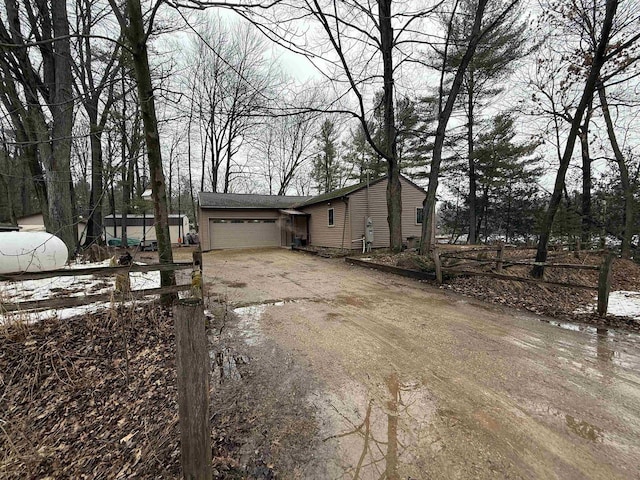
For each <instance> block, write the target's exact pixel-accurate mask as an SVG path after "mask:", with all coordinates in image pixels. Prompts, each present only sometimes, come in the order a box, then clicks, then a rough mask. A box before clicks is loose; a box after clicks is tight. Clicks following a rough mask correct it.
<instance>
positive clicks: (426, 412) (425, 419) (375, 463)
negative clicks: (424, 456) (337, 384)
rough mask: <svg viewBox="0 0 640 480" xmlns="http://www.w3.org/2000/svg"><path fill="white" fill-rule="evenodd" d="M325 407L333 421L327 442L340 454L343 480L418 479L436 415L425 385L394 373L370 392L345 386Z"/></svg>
mask: <svg viewBox="0 0 640 480" xmlns="http://www.w3.org/2000/svg"><path fill="white" fill-rule="evenodd" d="M358 402H360V403H359V404H358ZM321 411H322V414H321V415H322V416H323V417H325V418H330V419H331V420H330V422H329V425H328V426H327V428H325V429H324V432H323V434H325V435H326V434H328V435H326V436H325V438H323V442H326V443H328V444H330V445H332V446H333V447H335V448H336V450H337V451H338V452H339V457H340V458H339V459H337V460H336V462H337V463H338V464H337V465H335V468H336V469H337V470H339V471H340V472H341V476H342V477H343V478H354V479H356V478H358V479H379V478H385V479H390V480H394V479H400V478H417V477H415V476H416V475H419V473H420V472H419V470H418V465H419V462H418V461H417V457H418V456H419V443H420V438H421V437H423V436H424V434H425V432H426V429H427V427H428V425H429V422H430V418H431V416H432V415H433V414H434V413H435V406H434V403H433V401H432V400H431V399H429V398H428V394H427V392H426V389H424V388H423V387H421V386H420V385H419V384H417V383H413V382H404V381H401V380H400V379H399V378H398V375H397V374H395V373H393V374H391V375H389V376H387V377H386V378H385V380H384V384H379V385H377V386H376V387H374V388H373V389H371V390H370V391H364V387H360V386H357V385H356V384H352V385H343V388H342V389H341V392H340V395H339V396H338V395H331V396H327V397H325V400H324V401H323V402H322V406H321ZM329 433H330V434H329ZM418 478H419V477H418Z"/></svg>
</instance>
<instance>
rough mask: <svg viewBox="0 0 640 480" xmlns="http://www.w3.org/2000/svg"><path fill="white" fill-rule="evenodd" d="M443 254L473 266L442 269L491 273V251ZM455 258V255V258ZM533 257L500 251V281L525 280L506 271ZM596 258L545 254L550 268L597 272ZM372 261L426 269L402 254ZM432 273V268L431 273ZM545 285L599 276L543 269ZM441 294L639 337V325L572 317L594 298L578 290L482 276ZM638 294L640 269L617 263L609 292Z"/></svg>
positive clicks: (518, 272)
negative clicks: (635, 333)
mask: <svg viewBox="0 0 640 480" xmlns="http://www.w3.org/2000/svg"><path fill="white" fill-rule="evenodd" d="M444 251H446V252H448V253H452V254H454V255H455V256H459V257H462V256H465V257H471V258H473V259H474V260H461V259H447V258H446V257H444V256H443V257H442V262H443V267H444V268H447V267H448V268H449V269H454V270H455V269H458V270H460V271H479V272H492V271H495V268H496V263H495V256H496V252H495V249H493V250H491V249H487V250H486V251H473V252H468V251H465V248H456V247H452V246H446V248H445V249H444ZM454 252H455V253H454ZM534 254H535V251H533V250H531V249H505V253H504V265H505V268H504V269H503V271H502V274H503V275H510V276H513V277H526V278H529V277H530V272H531V266H527V265H509V260H511V261H513V260H516V261H533V255H534ZM602 260H603V254H602V253H601V252H588V251H582V252H579V253H577V252H568V251H559V252H550V254H549V260H548V261H549V263H570V264H582V265H593V266H599V265H600V264H601V263H602ZM371 261H372V262H374V263H381V264H384V265H392V266H398V267H402V268H407V269H410V270H422V271H424V270H425V269H428V268H427V265H429V266H431V264H430V263H427V262H426V261H425V259H424V257H421V256H420V255H418V254H417V253H416V252H411V251H406V252H402V253H400V254H391V253H388V252H379V253H376V254H373V255H372V256H371ZM431 269H433V267H431ZM545 280H548V281H553V282H562V283H570V284H576V285H589V286H594V287H595V286H597V285H598V271H593V270H576V269H561V268H547V269H546V271H545ZM443 288H446V289H448V290H451V291H454V292H456V293H460V294H463V295H468V296H471V297H474V298H478V299H480V300H484V301H487V302H491V303H497V304H500V305H505V306H509V307H515V308H521V309H525V310H528V311H530V312H533V313H536V314H540V315H547V316H551V317H555V318H560V319H563V320H573V321H580V322H584V323H589V324H593V325H595V326H596V327H613V328H623V329H626V330H633V331H640V323H639V322H636V321H634V320H632V319H629V318H622V317H613V316H608V317H607V318H605V319H602V318H600V317H599V316H598V315H597V314H596V313H595V312H590V313H577V312H576V310H577V309H582V310H584V307H586V306H587V305H592V304H593V303H594V297H596V296H597V292H596V291H595V290H582V289H576V288H568V287H561V286H550V285H536V284H531V283H524V282H518V281H507V280H500V279H496V278H490V277H485V276H459V277H455V278H452V279H450V280H448V281H447V282H446V283H445V285H444V286H443ZM616 290H625V291H638V290H640V265H638V264H637V263H635V262H633V261H631V260H625V259H620V258H618V259H616V260H615V261H614V264H613V272H612V291H616Z"/></svg>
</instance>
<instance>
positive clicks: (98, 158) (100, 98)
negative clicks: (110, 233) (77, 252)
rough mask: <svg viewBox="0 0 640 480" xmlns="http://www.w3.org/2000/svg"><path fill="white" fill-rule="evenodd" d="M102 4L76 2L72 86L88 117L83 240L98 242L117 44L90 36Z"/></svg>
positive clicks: (99, 16) (102, 9) (100, 236)
mask: <svg viewBox="0 0 640 480" xmlns="http://www.w3.org/2000/svg"><path fill="white" fill-rule="evenodd" d="M104 10H105V7H103V6H102V5H101V4H100V3H99V2H97V1H96V0H82V1H79V2H77V3H76V23H77V25H76V32H77V33H78V34H80V36H79V38H78V41H77V42H76V44H75V45H74V47H75V50H74V51H75V53H76V58H77V60H76V62H74V63H73V67H74V72H75V80H76V82H75V88H76V91H77V93H78V97H79V98H80V101H81V103H82V105H83V107H84V110H85V112H86V115H87V118H88V120H89V138H90V142H91V143H90V145H91V195H90V198H89V218H88V224H87V236H86V240H85V243H86V245H90V244H91V243H94V242H99V241H101V238H102V234H103V225H102V217H103V212H102V202H103V176H104V174H103V160H102V133H103V132H104V129H105V125H106V123H107V120H108V118H109V113H110V112H111V108H112V106H113V103H114V100H115V96H114V82H115V80H116V78H115V76H116V73H117V72H118V68H117V66H118V58H119V56H120V55H119V53H120V52H119V50H120V49H119V44H118V43H117V42H108V41H104V40H100V41H99V43H98V44H97V45H96V44H94V42H95V40H94V39H92V38H91V34H92V33H94V29H96V28H97V27H98V26H99V23H100V20H101V19H102V17H103V15H104V13H105V12H104Z"/></svg>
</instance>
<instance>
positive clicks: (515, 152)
mask: <svg viewBox="0 0 640 480" xmlns="http://www.w3.org/2000/svg"><path fill="white" fill-rule="evenodd" d="M515 137H516V131H515V128H514V118H513V117H512V116H511V115H510V114H508V113H507V114H500V115H497V116H496V117H495V118H494V119H493V121H492V126H491V130H490V131H488V132H487V133H485V134H481V135H479V136H478V141H477V148H476V150H475V151H474V157H473V161H474V163H475V165H476V168H477V181H478V187H479V191H480V192H481V196H480V198H479V199H478V200H479V202H478V203H479V207H480V208H479V215H478V218H477V223H476V225H475V227H476V231H477V232H478V233H480V232H481V227H482V226H483V224H484V229H483V230H482V236H483V237H484V238H485V239H488V238H489V237H490V236H491V235H492V234H495V235H500V236H501V237H513V235H514V233H515V229H514V224H515V223H517V222H516V219H517V218H521V219H522V218H523V217H525V216H526V217H529V218H531V220H532V221H533V217H531V212H525V211H523V210H521V209H522V208H525V209H526V208H527V202H526V201H525V202H524V203H523V202H521V200H527V199H528V200H531V199H532V198H534V197H535V196H536V195H537V190H538V189H537V187H536V179H537V177H538V176H539V175H540V174H541V171H540V168H539V167H538V165H537V163H538V160H539V158H538V157H535V156H534V152H535V150H536V148H537V147H538V144H537V143H533V142H531V143H516V141H515ZM468 205H469V207H470V206H471V201H468Z"/></svg>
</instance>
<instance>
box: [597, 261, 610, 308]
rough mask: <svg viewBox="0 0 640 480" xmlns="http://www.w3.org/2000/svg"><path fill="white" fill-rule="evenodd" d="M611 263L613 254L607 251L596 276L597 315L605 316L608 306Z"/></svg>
mask: <svg viewBox="0 0 640 480" xmlns="http://www.w3.org/2000/svg"><path fill="white" fill-rule="evenodd" d="M612 265H613V254H611V253H608V254H607V255H606V257H604V261H603V262H602V265H601V266H600V276H599V277H598V315H600V316H601V317H605V316H606V315H607V307H608V306H609V290H611V267H612Z"/></svg>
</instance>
